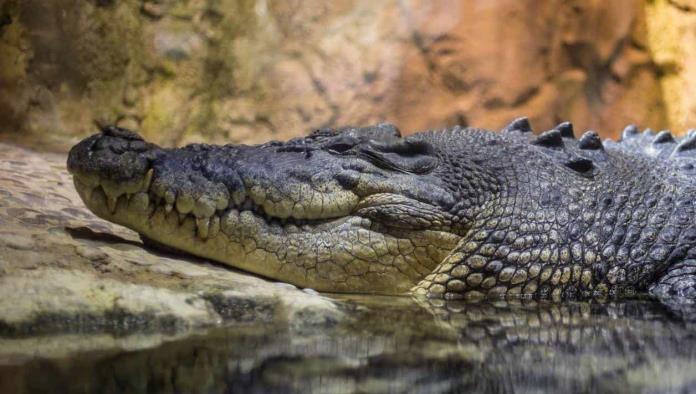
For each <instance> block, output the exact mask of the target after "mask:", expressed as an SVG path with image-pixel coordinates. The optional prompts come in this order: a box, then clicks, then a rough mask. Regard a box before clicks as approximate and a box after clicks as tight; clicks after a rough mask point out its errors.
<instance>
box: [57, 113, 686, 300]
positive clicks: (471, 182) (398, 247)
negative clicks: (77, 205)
mask: <svg viewBox="0 0 696 394" xmlns="http://www.w3.org/2000/svg"><path fill="white" fill-rule="evenodd" d="M67 166H68V169H69V171H70V172H71V173H72V174H73V179H74V184H75V187H76V189H77V191H78V193H79V195H80V197H81V198H82V200H83V201H84V203H85V205H86V206H87V207H88V208H89V209H90V210H91V211H92V212H94V213H95V214H96V215H97V216H100V217H101V218H104V219H106V220H108V221H111V222H115V223H117V224H121V225H123V226H126V227H128V228H131V229H133V230H135V231H136V232H138V233H139V234H140V235H141V238H142V239H143V241H144V242H145V243H148V244H150V245H156V246H161V247H167V248H171V249H175V250H177V251H182V252H185V253H189V254H193V255H197V256H201V257H204V258H208V259H211V260H214V261H217V262H220V263H223V264H225V265H228V266H232V267H235V268H237V269H241V270H243V271H246V272H249V273H253V274H257V275H259V276H262V277H266V278H269V279H273V280H278V281H282V282H288V283H291V284H294V285H296V286H300V287H305V288H312V289H315V290H318V291H324V292H337V293H343V292H349V293H373V294H403V293H408V292H410V293H411V294H415V295H423V296H426V297H429V298H433V299H447V300H456V299H463V300H479V299H484V298H510V297H513V298H514V297H533V298H536V299H570V298H581V297H582V298H586V297H605V298H606V297H619V296H624V295H633V294H636V293H650V294H652V295H654V296H657V297H658V298H661V299H677V300H684V301H687V302H691V301H695V300H696V220H695V219H694V218H695V213H696V180H695V179H696V130H690V131H689V132H688V134H687V135H685V136H684V137H679V138H677V137H674V136H672V134H671V133H670V132H669V131H666V130H664V131H660V132H659V133H655V132H653V131H652V130H649V129H646V130H645V131H642V132H641V131H640V130H639V129H638V128H637V127H636V126H634V125H629V126H627V127H626V128H625V129H624V130H623V133H622V137H621V139H620V140H619V141H618V142H614V141H611V140H608V139H607V140H601V139H600V137H599V136H598V134H597V133H596V132H595V131H592V130H588V131H586V132H585V133H583V134H582V136H580V137H579V138H577V137H575V133H574V131H573V125H572V124H571V123H570V122H563V123H560V124H559V125H557V126H555V127H554V128H552V129H550V130H547V131H544V132H542V133H539V134H537V133H535V132H534V131H533V130H532V127H531V125H530V122H529V120H528V119H527V118H517V119H515V120H513V121H512V122H511V123H510V124H509V125H507V126H505V127H504V128H503V129H501V130H499V131H498V132H494V131H489V130H484V129H478V128H470V127H468V128H464V127H459V126H457V127H453V128H448V129H444V130H430V131H424V132H421V133H416V134H412V135H409V136H406V137H404V136H402V135H401V132H400V131H399V129H398V128H397V127H396V126H394V125H391V124H388V123H382V124H377V125H374V126H368V127H343V128H335V129H332V128H322V129H318V130H316V131H314V132H312V133H310V134H309V135H308V136H306V137H301V138H294V139H290V140H288V141H285V142H280V141H270V142H267V143H264V144H260V145H254V146H249V145H232V144H229V145H224V146H219V145H207V144H192V145H188V146H185V147H182V148H162V147H159V146H157V145H155V144H152V143H149V142H146V141H145V140H143V139H142V138H141V137H140V136H139V135H138V134H136V133H134V132H132V131H129V130H126V129H123V128H119V127H116V126H108V127H102V128H101V130H100V132H99V133H97V134H95V135H93V136H91V137H88V138H86V139H84V140H83V141H81V142H80V143H78V144H77V145H76V146H74V147H73V148H72V149H71V151H70V153H69V156H68V162H67Z"/></svg>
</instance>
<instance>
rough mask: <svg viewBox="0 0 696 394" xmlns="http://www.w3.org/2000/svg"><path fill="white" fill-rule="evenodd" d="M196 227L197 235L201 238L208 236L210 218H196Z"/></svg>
mask: <svg viewBox="0 0 696 394" xmlns="http://www.w3.org/2000/svg"><path fill="white" fill-rule="evenodd" d="M196 228H197V230H198V236H199V237H200V238H202V239H207V238H208V230H209V228H210V218H196Z"/></svg>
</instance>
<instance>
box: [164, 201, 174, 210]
mask: <svg viewBox="0 0 696 394" xmlns="http://www.w3.org/2000/svg"><path fill="white" fill-rule="evenodd" d="M172 209H174V205H173V204H172V203H169V202H168V203H166V204H164V211H165V212H167V213H169V212H171V211H172Z"/></svg>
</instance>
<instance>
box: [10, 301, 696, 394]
mask: <svg viewBox="0 0 696 394" xmlns="http://www.w3.org/2000/svg"><path fill="white" fill-rule="evenodd" d="M339 300H340V302H341V304H342V305H343V307H344V308H345V309H346V311H347V315H348V316H349V317H348V318H346V319H345V321H342V322H340V323H338V324H336V325H334V326H331V327H315V328H312V329H306V328H297V327H293V326H292V325H288V324H285V323H282V322H276V323H273V324H269V323H265V324H261V325H242V326H235V327H228V328H225V329H217V330H213V331H208V332H205V333H200V334H197V335H193V336H189V337H187V338H185V339H180V340H176V341H173V342H170V343H165V344H164V345H161V346H158V347H155V348H152V349H147V350H138V351H131V352H118V353H110V354H104V353H91V354H78V355H73V356H70V357H66V358H62V359H61V358H52V359H50V360H48V359H30V360H28V361H26V362H23V363H18V364H14V365H5V366H0V382H2V383H0V390H3V392H10V391H30V392H43V391H55V390H56V389H59V388H60V389H65V390H66V391H79V392H84V391H99V392H122V391H129V392H142V391H180V392H220V391H235V392H242V391H243V392H259V393H260V392H263V393H267V392H356V391H357V392H403V391H409V392H410V391H417V392H451V391H466V392H469V391H475V392H482V391H483V392H512V391H515V392H530V391H531V392H535V391H536V392H538V391H553V392H587V391H601V392H635V391H648V392H664V391H694V390H696V374H694V373H693V371H696V323H693V322H689V321H687V320H685V319H684V318H683V317H680V316H678V315H676V314H674V313H672V312H670V311H669V310H667V309H665V308H664V307H663V306H662V305H661V304H658V303H656V302H653V301H641V300H632V301H622V302H615V303H607V304H598V303H565V304H538V303H527V304H525V303H516V304H510V303H480V304H464V303H445V302H438V303H437V304H433V303H430V302H429V301H426V300H412V299H409V298H396V297H394V298H392V297H340V298H339Z"/></svg>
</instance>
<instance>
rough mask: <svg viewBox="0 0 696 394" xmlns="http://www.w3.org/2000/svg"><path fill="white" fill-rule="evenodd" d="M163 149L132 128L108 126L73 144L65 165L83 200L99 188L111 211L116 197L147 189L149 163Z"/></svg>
mask: <svg viewBox="0 0 696 394" xmlns="http://www.w3.org/2000/svg"><path fill="white" fill-rule="evenodd" d="M162 152H163V151H162V150H161V149H160V148H159V147H157V146H156V145H154V144H150V143H147V142H145V141H144V140H143V139H142V138H141V137H140V136H138V135H137V134H135V133H133V132H131V131H128V130H125V129H121V128H118V127H115V126H108V127H105V128H103V129H102V130H101V133H99V134H95V135H93V136H91V137H88V138H86V139H84V140H82V141H81V142H80V143H79V144H77V145H75V146H74V147H73V148H72V149H71V150H70V153H69V154H68V162H67V166H68V170H69V171H70V172H71V173H72V174H73V178H74V181H75V186H76V188H77V190H78V192H80V194H81V195H82V197H83V199H85V202H88V201H90V200H91V194H92V193H93V192H94V191H96V190H99V191H100V192H103V194H104V197H105V200H106V202H107V204H108V206H109V209H110V211H113V210H114V209H115V206H116V203H117V202H118V199H119V197H121V196H130V195H133V194H136V193H138V192H140V191H143V190H147V188H148V187H149V182H150V181H151V179H152V170H151V168H152V162H153V160H154V159H155V158H157V157H158V156H159V155H160V154H161V153H162Z"/></svg>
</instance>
